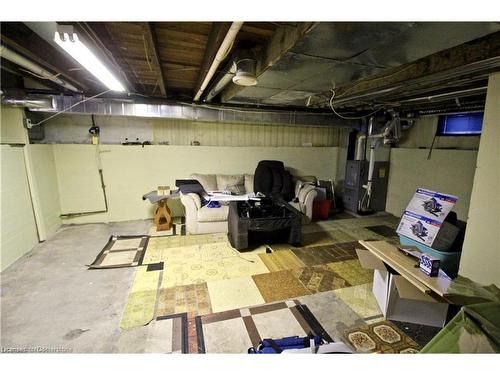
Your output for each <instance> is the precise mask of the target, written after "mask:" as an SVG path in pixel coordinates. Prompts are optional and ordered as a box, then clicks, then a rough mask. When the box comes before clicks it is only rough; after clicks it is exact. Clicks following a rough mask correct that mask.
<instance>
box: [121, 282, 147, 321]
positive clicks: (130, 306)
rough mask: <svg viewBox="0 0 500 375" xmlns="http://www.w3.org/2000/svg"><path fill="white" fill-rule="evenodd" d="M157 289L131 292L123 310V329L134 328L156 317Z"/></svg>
mask: <svg viewBox="0 0 500 375" xmlns="http://www.w3.org/2000/svg"><path fill="white" fill-rule="evenodd" d="M155 303H156V290H147V291H143V292H135V293H130V294H129V295H128V301H127V305H126V306H125V311H124V312H123V317H122V321H121V323H120V328H121V329H132V328H136V327H140V326H144V325H146V324H148V323H149V322H150V321H152V320H153V318H154V312H155Z"/></svg>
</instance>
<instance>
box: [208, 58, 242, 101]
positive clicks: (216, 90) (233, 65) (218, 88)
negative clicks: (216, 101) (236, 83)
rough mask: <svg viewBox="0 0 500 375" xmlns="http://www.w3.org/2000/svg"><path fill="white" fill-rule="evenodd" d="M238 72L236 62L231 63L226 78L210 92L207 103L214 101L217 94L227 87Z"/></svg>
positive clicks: (225, 74)
mask: <svg viewBox="0 0 500 375" xmlns="http://www.w3.org/2000/svg"><path fill="white" fill-rule="evenodd" d="M236 70H237V67H236V63H235V62H234V61H231V62H230V63H229V68H228V69H227V71H226V73H224V76H223V77H222V78H221V79H220V80H219V81H218V82H217V83H216V84H215V86H214V87H213V89H211V90H210V91H209V92H208V94H207V97H206V99H205V101H207V102H210V101H212V99H213V98H215V97H216V96H217V94H218V93H219V92H221V91H222V90H223V89H224V87H226V86H227V85H228V84H229V83H230V82H231V81H232V79H233V77H234V75H235V74H236Z"/></svg>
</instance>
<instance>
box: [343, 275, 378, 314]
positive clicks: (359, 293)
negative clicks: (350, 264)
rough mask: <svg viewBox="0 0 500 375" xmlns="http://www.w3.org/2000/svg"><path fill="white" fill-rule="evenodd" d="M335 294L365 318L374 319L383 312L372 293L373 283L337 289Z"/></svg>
mask: <svg viewBox="0 0 500 375" xmlns="http://www.w3.org/2000/svg"><path fill="white" fill-rule="evenodd" d="M335 294H336V295H337V296H338V297H339V298H340V299H341V300H342V301H343V302H344V303H345V304H346V305H348V306H349V307H350V308H351V309H353V310H354V311H355V312H356V314H358V315H359V316H361V317H362V318H363V319H364V320H369V319H373V318H376V317H379V316H380V315H381V314H382V312H381V311H380V308H379V307H378V303H377V300H376V299H375V296H374V295H373V293H372V283H368V284H361V285H356V286H351V287H348V288H342V289H337V290H335Z"/></svg>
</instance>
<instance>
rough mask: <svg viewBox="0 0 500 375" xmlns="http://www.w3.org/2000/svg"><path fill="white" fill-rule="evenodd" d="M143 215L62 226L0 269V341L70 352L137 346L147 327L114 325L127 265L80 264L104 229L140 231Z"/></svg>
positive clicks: (103, 239)
mask: <svg viewBox="0 0 500 375" xmlns="http://www.w3.org/2000/svg"><path fill="white" fill-rule="evenodd" d="M151 223H152V222H151V221H150V220H140V221H128V222H120V223H110V224H86V225H75V226H66V227H62V228H61V229H59V230H58V231H57V233H55V234H54V235H53V236H51V238H49V239H48V240H47V241H45V242H44V243H40V244H38V245H37V246H35V248H34V249H33V250H32V251H31V252H30V253H28V254H26V255H24V256H23V257H22V258H20V259H19V260H18V261H16V262H15V263H14V264H13V265H12V266H10V267H9V268H7V269H6V270H5V271H4V272H2V274H1V346H2V347H3V348H33V347H43V348H63V349H67V350H69V351H71V352H72V353H109V352H127V353H134V352H143V351H145V349H146V347H147V335H148V333H147V332H148V331H147V328H144V329H136V330H133V331H130V332H126V334H122V332H121V330H120V328H119V325H120V320H121V315H122V312H123V309H124V307H125V303H126V302H127V295H128V292H129V287H130V285H131V284H132V278H133V276H134V273H135V269H134V268H121V269H112V270H87V267H86V265H87V264H89V263H91V262H92V261H93V260H94V259H95V257H96V256H97V254H98V253H99V252H100V251H101V249H102V248H103V247H104V245H105V244H106V243H107V242H108V239H109V237H110V236H111V235H112V234H120V235H135V234H137V235H139V234H147V232H148V229H149V227H150V226H151Z"/></svg>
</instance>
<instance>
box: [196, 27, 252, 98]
mask: <svg viewBox="0 0 500 375" xmlns="http://www.w3.org/2000/svg"><path fill="white" fill-rule="evenodd" d="M241 26H243V22H233V23H232V25H231V27H230V28H229V30H228V32H227V34H226V37H225V38H224V40H223V41H222V44H221V46H220V47H219V50H218V51H217V54H216V55H215V58H214V61H212V65H210V69H209V70H208V72H207V75H206V76H205V79H204V80H203V82H202V84H201V86H200V89H199V90H198V92H197V93H196V96H195V97H194V101H195V102H196V101H198V100H200V97H201V95H202V94H203V91H205V89H206V88H207V86H208V84H209V83H210V80H211V79H212V77H213V76H214V74H215V72H216V71H217V68H218V67H219V65H220V63H221V62H222V61H223V60H224V59H225V58H226V57H227V54H228V53H229V51H230V50H231V47H232V46H233V43H234V40H235V39H236V35H237V34H238V32H239V31H240V29H241Z"/></svg>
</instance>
